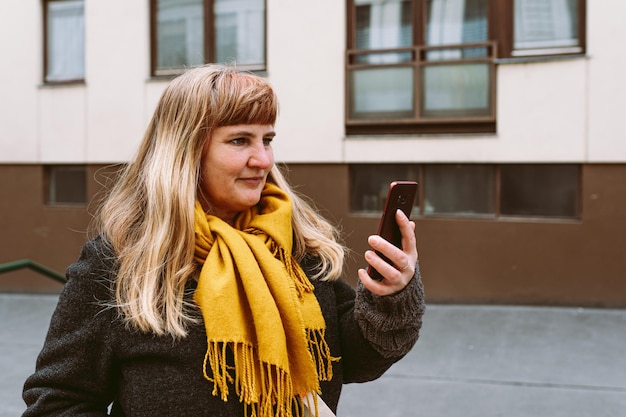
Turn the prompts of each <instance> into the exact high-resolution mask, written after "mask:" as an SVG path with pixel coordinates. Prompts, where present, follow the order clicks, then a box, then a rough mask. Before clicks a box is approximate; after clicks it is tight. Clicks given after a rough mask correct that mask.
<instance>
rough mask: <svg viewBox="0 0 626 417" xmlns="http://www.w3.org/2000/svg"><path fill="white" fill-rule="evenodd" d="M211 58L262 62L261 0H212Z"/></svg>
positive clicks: (263, 8) (262, 28)
mask: <svg viewBox="0 0 626 417" xmlns="http://www.w3.org/2000/svg"><path fill="white" fill-rule="evenodd" d="M214 15H215V61H216V62H222V63H234V62H236V63H237V64H239V65H242V64H243V65H259V64H264V62H265V2H264V0H215V6H214Z"/></svg>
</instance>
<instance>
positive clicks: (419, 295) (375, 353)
mask: <svg viewBox="0 0 626 417" xmlns="http://www.w3.org/2000/svg"><path fill="white" fill-rule="evenodd" d="M335 295H336V301H337V314H338V317H339V330H340V331H339V333H340V344H341V362H342V366H343V380H344V382H345V383H350V382H366V381H371V380H374V379H376V378H378V377H380V376H381V375H382V374H383V373H384V372H385V371H386V370H387V369H389V367H390V366H391V365H393V364H394V363H395V362H397V361H398V360H400V359H401V358H402V357H403V356H404V355H405V354H406V353H407V352H408V351H409V350H410V349H411V348H412V346H413V345H414V343H415V342H416V341H417V338H418V336H419V330H420V328H421V325H422V315H423V313H424V309H425V307H424V291H423V286H422V281H421V278H420V274H419V269H418V268H417V267H416V272H415V275H414V276H413V279H411V281H410V283H409V284H408V285H407V287H406V288H404V289H403V290H402V291H400V292H399V293H397V294H394V295H390V296H384V297H380V296H376V295H374V294H371V293H370V292H369V291H368V290H367V289H365V288H364V287H363V286H362V284H360V283H359V284H358V285H357V291H356V298H355V294H354V289H353V288H352V287H350V286H349V285H348V284H345V283H342V281H341V280H339V281H335Z"/></svg>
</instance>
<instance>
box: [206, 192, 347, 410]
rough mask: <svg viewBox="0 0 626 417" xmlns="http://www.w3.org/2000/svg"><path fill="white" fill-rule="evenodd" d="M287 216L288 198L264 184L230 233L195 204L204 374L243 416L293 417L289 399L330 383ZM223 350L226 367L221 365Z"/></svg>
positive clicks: (316, 314) (315, 309)
mask: <svg viewBox="0 0 626 417" xmlns="http://www.w3.org/2000/svg"><path fill="white" fill-rule="evenodd" d="M291 210H292V207H291V200H290V199H289V197H288V196H287V195H286V194H285V193H284V192H283V191H282V190H280V189H279V188H278V187H277V186H275V185H273V184H270V183H268V184H266V186H265V189H264V190H263V193H262V196H261V201H260V202H259V204H258V205H257V206H254V207H252V208H251V209H249V210H247V211H246V212H243V213H241V214H240V215H239V216H238V217H237V219H236V220H235V225H234V227H233V226H230V225H229V224H227V223H226V222H224V221H222V220H221V219H219V218H217V217H215V216H212V215H206V214H205V213H204V211H203V209H202V206H201V205H200V203H199V202H196V207H195V233H196V251H195V258H196V260H197V261H198V262H200V263H202V264H203V266H202V269H201V271H200V278H199V280H198V288H197V290H196V292H195V301H196V303H197V304H198V306H199V307H200V311H201V312H202V316H203V318H204V324H205V327H206V333H207V339H208V349H207V354H206V357H205V363H204V376H205V378H207V379H208V380H209V381H212V382H213V395H215V396H218V395H219V396H220V397H221V399H222V400H223V401H227V400H228V394H229V392H228V390H229V384H230V383H232V384H234V388H235V392H236V394H237V395H238V396H239V400H240V401H242V402H243V403H244V404H245V408H246V415H248V412H249V411H250V410H251V412H252V415H256V416H259V417H265V416H281V417H283V416H285V417H291V416H292V407H293V408H294V409H296V410H297V413H298V414H301V412H300V411H299V410H302V408H301V406H302V404H301V401H299V400H298V399H297V398H298V397H302V396H304V395H306V394H307V393H309V392H315V393H320V388H319V381H320V380H330V379H332V363H331V361H333V360H336V358H332V357H331V355H330V350H329V348H328V345H327V344H326V341H325V339H324V333H325V328H326V324H325V322H324V318H323V316H322V312H321V309H320V306H319V304H318V302H317V299H316V298H315V295H314V294H313V285H312V284H311V282H310V281H309V279H308V278H307V276H306V275H305V274H304V272H303V271H302V269H301V268H300V266H299V265H298V263H297V262H296V261H295V259H293V257H292V256H291V251H292V244H293V236H292V227H291ZM229 349H230V350H231V351H232V353H233V356H234V369H233V368H232V366H229V365H227V363H226V356H227V353H226V352H227V351H228V350H229ZM208 367H210V370H211V372H210V375H209V373H208V372H207V368H208Z"/></svg>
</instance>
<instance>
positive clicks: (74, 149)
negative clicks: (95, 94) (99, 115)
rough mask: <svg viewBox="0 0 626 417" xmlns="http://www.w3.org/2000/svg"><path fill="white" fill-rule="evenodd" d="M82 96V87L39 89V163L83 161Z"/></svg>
mask: <svg viewBox="0 0 626 417" xmlns="http://www.w3.org/2000/svg"><path fill="white" fill-rule="evenodd" d="M85 95H86V91H85V87H84V86H83V85H77V86H72V87H71V88H68V87H62V88H55V87H50V88H42V89H41V90H40V92H39V127H40V129H39V135H40V140H39V142H40V144H41V157H40V161H41V162H44V163H68V162H73V163H84V162H85V158H86V154H85V146H86V144H87V142H86V141H85V109H86V102H85V101H86V100H85Z"/></svg>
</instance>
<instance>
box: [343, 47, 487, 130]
mask: <svg viewBox="0 0 626 417" xmlns="http://www.w3.org/2000/svg"><path fill="white" fill-rule="evenodd" d="M495 58H496V44H495V43H494V42H480V43H467V44H457V45H445V46H416V47H407V48H394V49H379V50H370V49H368V50H348V51H347V57H346V62H347V67H346V80H347V82H346V98H347V99H346V127H347V130H348V131H350V130H351V129H352V130H359V128H367V127H369V128H372V127H375V126H377V129H385V126H386V127H388V128H389V129H391V130H393V128H394V126H395V127H396V128H397V127H401V126H413V127H417V131H419V130H420V129H419V126H422V129H432V128H434V129H437V125H439V126H451V125H458V126H472V125H473V126H480V127H479V129H480V130H484V129H485V128H486V127H488V126H492V128H493V129H495V122H496V103H495V101H496V73H495ZM428 126H431V127H430V128H429V127H428ZM470 130H471V129H470Z"/></svg>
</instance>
